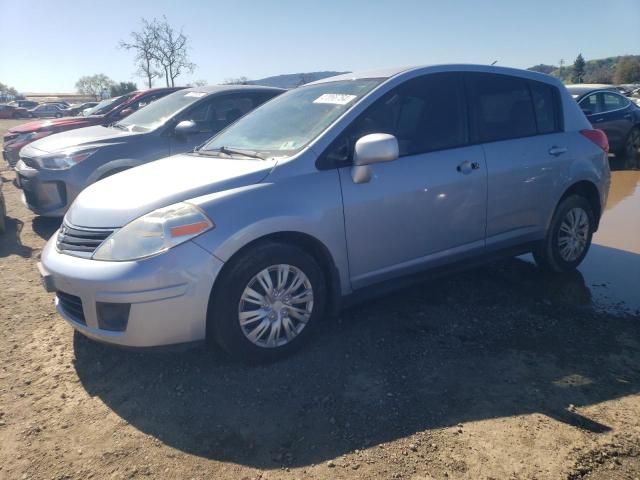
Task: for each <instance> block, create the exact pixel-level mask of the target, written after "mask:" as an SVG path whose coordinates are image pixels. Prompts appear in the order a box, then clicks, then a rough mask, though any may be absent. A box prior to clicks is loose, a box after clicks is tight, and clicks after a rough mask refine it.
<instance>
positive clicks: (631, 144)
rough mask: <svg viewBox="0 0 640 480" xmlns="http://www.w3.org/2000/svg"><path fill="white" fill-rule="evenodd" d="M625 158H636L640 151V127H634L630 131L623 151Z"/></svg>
mask: <svg viewBox="0 0 640 480" xmlns="http://www.w3.org/2000/svg"><path fill="white" fill-rule="evenodd" d="M621 153H622V155H624V157H625V158H627V159H629V160H635V159H636V157H637V156H638V154H639V153H640V128H638V127H634V128H632V129H631V131H630V132H629V135H628V136H627V140H626V142H625V145H624V150H623V151H622V152H621Z"/></svg>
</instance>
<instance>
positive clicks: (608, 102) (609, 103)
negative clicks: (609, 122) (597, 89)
mask: <svg viewBox="0 0 640 480" xmlns="http://www.w3.org/2000/svg"><path fill="white" fill-rule="evenodd" d="M602 99H603V104H604V105H603V107H604V108H603V110H602V111H603V112H609V111H611V110H618V109H620V108H624V107H626V106H627V105H629V100H627V99H626V98H624V97H623V96H622V95H617V94H615V93H608V92H605V93H603V94H602Z"/></svg>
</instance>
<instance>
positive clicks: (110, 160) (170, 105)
mask: <svg viewBox="0 0 640 480" xmlns="http://www.w3.org/2000/svg"><path fill="white" fill-rule="evenodd" d="M283 91H284V90H282V89H279V88H270V87H259V86H245V85H240V86H238V85H233V86H214V87H198V88H189V89H185V90H180V91H178V92H175V93H172V94H170V95H167V96H166V97H163V98H161V99H159V100H156V101H155V102H153V103H151V104H150V105H148V106H146V107H144V108H142V109H140V110H139V111H137V112H135V113H132V114H131V115H129V116H128V117H126V118H124V119H123V120H120V121H119V122H116V123H114V124H112V125H109V126H93V127H86V128H79V129H77V130H71V131H68V132H63V133H59V134H55V135H51V136H48V137H46V138H43V139H41V140H38V141H35V142H33V143H31V144H29V145H27V146H26V147H24V148H23V149H22V150H21V151H20V161H19V162H18V163H17V164H16V172H17V183H18V186H20V187H21V188H22V189H23V190H24V203H25V205H26V206H27V207H28V208H29V209H30V210H32V211H33V212H35V213H37V214H39V215H45V216H62V215H64V213H65V212H66V210H67V208H68V207H69V206H70V205H71V202H72V201H73V199H74V198H75V197H76V196H77V195H78V193H80V192H81V191H82V190H83V189H84V188H85V187H86V186H88V185H90V184H92V183H94V182H96V181H98V180H100V179H102V178H105V177H108V176H110V175H113V174H114V173H117V172H120V171H123V170H126V169H128V168H131V167H135V166H138V165H141V164H143V163H147V162H151V161H153V160H157V159H159V158H163V157H168V156H170V155H175V154H177V153H184V152H188V151H190V150H193V148H194V147H196V146H197V145H200V144H201V143H203V142H205V141H206V140H207V139H208V138H210V137H211V136H213V135H214V134H215V133H217V132H219V131H220V130H222V129H223V128H225V127H226V126H228V125H229V124H231V123H232V122H234V121H235V120H237V119H238V118H240V117H241V116H243V115H244V114H245V113H247V112H249V111H251V110H253V109H254V108H256V107H257V106H259V105H261V104H262V103H264V102H266V101H267V100H269V99H271V98H273V97H275V96H276V95H279V94H280V93H282V92H283Z"/></svg>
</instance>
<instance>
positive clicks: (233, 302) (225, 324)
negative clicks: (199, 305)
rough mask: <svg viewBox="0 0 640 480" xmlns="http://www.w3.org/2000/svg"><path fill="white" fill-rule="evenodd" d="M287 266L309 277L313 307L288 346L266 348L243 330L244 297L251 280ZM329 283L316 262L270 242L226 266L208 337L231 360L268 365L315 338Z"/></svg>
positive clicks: (290, 247) (212, 302) (214, 299)
mask: <svg viewBox="0 0 640 480" xmlns="http://www.w3.org/2000/svg"><path fill="white" fill-rule="evenodd" d="M280 264H286V265H291V266H293V267H295V268H297V269H299V270H300V271H302V272H303V273H304V275H306V277H307V279H308V280H309V282H310V283H311V287H312V290H313V307H312V309H311V315H310V317H309V319H308V321H307V322H306V323H305V326H304V327H303V328H302V329H301V330H300V332H299V333H298V334H297V336H295V337H294V338H293V339H292V340H290V341H289V343H286V344H285V345H282V346H275V347H264V346H259V345H256V344H255V343H253V342H252V341H250V340H249V339H248V338H247V336H245V333H244V332H243V330H242V327H241V326H240V321H239V307H240V302H241V297H242V294H243V292H244V290H245V288H246V287H247V286H248V285H249V284H250V282H251V281H252V279H253V278H254V277H255V276H256V275H257V274H258V273H259V272H261V271H263V270H264V269H266V268H269V267H272V266H275V265H280ZM326 292H327V287H326V279H325V277H324V275H323V273H322V269H321V268H320V267H319V266H318V264H317V262H316V261H315V259H314V258H313V257H312V256H311V255H309V254H308V253H306V252H305V251H304V250H302V249H301V248H299V247H296V246H294V245H289V244H284V243H276V242H268V243H263V244H259V245H257V246H256V247H254V248H251V249H250V250H248V251H246V252H244V253H242V254H240V256H239V257H238V258H234V259H232V260H231V261H230V263H229V264H228V265H227V267H226V268H225V270H224V271H223V273H222V274H221V277H220V278H219V279H218V281H217V282H216V286H215V287H214V291H213V292H212V295H211V299H210V301H209V308H208V313H207V337H208V339H209V340H210V341H211V340H212V341H215V343H217V344H218V345H219V346H220V347H222V348H223V349H224V350H225V351H226V352H227V353H228V354H229V355H231V356H232V357H234V358H236V359H238V360H241V361H245V362H248V363H258V362H269V361H273V360H276V359H279V358H281V357H284V356H287V355H289V354H291V353H293V352H294V351H296V350H297V349H298V348H300V347H301V346H302V345H304V343H305V342H306V341H308V340H309V339H310V338H311V337H312V335H313V332H314V330H315V329H316V327H317V325H318V324H319V322H320V319H321V318H322V317H323V315H324V311H325V307H326V298H327V297H326Z"/></svg>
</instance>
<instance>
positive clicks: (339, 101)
mask: <svg viewBox="0 0 640 480" xmlns="http://www.w3.org/2000/svg"><path fill="white" fill-rule="evenodd" d="M354 98H356V96H355V95H346V94H344V93H324V94H322V95H320V96H319V97H318V98H316V99H315V100H314V101H313V103H331V104H333V105H346V104H347V103H349V102H350V101H351V100H353V99H354Z"/></svg>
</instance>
